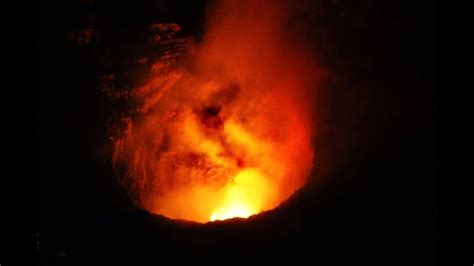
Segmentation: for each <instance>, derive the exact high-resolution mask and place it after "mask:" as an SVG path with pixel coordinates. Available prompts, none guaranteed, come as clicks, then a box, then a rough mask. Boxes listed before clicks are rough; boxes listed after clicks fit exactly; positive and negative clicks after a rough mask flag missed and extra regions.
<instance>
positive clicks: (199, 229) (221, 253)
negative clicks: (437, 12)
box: [37, 1, 436, 265]
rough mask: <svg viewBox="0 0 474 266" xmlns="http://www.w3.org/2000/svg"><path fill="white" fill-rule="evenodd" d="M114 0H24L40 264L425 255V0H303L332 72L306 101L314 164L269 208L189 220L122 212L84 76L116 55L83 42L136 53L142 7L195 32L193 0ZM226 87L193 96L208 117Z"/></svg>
mask: <svg viewBox="0 0 474 266" xmlns="http://www.w3.org/2000/svg"><path fill="white" fill-rule="evenodd" d="M66 2H67V3H66ZM116 2H118V1H95V2H94V1H85V2H84V3H83V2H81V1H53V2H51V3H49V4H48V3H45V4H43V5H42V6H41V7H40V9H39V10H38V14H39V17H40V21H39V23H38V27H39V28H38V31H39V33H40V34H39V36H40V37H39V58H40V60H39V62H38V64H39V69H38V71H39V73H40V76H41V77H42V79H41V80H40V81H39V84H38V90H39V92H40V93H38V95H40V98H39V99H38V103H39V107H38V116H39V119H40V123H39V129H38V132H41V133H40V136H39V138H38V139H39V144H38V145H39V155H38V159H37V160H38V165H39V168H38V171H37V173H38V181H39V184H40V187H39V189H40V195H41V198H40V211H39V213H40V217H39V225H38V232H39V233H40V239H39V241H40V251H39V257H40V261H39V264H40V265H196V264H204V265H248V264H250V265H254V264H256V265H257V264H258V265H270V264H275V265H300V264H310V265H359V264H362V265H433V264H435V259H436V254H435V240H436V236H435V234H436V227H435V226H436V224H435V218H434V217H435V213H436V206H435V203H434V194H435V193H434V192H435V187H434V177H435V167H436V165H435V156H436V154H435V148H434V142H435V137H434V130H435V129H434V124H435V119H436V117H435V110H434V109H435V107H434V106H435V92H434V74H433V70H434V67H435V65H434V59H433V57H434V55H433V53H434V51H433V49H434V48H433V43H434V37H433V35H434V33H433V31H434V26H433V23H434V22H433V19H434V18H433V17H434V15H433V6H432V5H431V4H424V3H421V2H416V1H412V2H410V3H409V4H406V5H402V4H401V3H399V2H400V1H383V3H382V1H365V2H364V3H363V4H356V3H352V4H351V3H342V2H340V1H320V3H319V4H315V6H314V10H316V11H317V12H316V11H315V12H316V13H317V14H318V16H317V17H318V22H320V23H321V25H323V26H321V27H325V30H324V31H323V33H321V31H319V30H320V29H319V28H318V26H314V29H313V28H310V29H309V30H308V31H309V32H308V39H312V38H316V39H318V40H320V41H319V42H318V45H317V46H318V49H319V48H320V49H323V50H324V51H325V53H323V54H322V55H321V61H322V62H323V63H325V64H327V67H328V68H331V70H332V73H334V76H335V77H334V78H333V79H331V80H330V81H328V84H327V87H328V89H327V90H325V92H324V97H322V99H321V100H320V101H321V103H320V104H323V105H324V110H325V113H324V114H321V115H322V117H324V118H323V119H321V121H318V122H317V123H318V127H320V128H323V129H325V130H322V131H321V132H322V133H321V134H320V135H319V136H318V139H317V140H316V141H317V143H319V144H320V145H319V146H316V149H317V156H316V160H319V165H321V167H317V168H315V169H314V172H313V173H312V176H311V177H310V182H309V184H308V185H307V186H306V187H305V188H303V189H302V190H301V191H299V192H297V193H296V194H294V195H293V196H292V197H291V198H290V199H289V200H288V201H287V202H285V203H283V204H282V206H281V207H280V208H278V209H275V210H272V211H269V212H266V213H262V214H259V215H257V216H254V217H251V218H249V219H246V220H241V219H233V220H227V221H222V222H216V223H208V224H196V223H191V222H186V221H171V220H169V219H167V218H165V217H161V216H158V215H154V214H150V213H147V212H145V211H143V210H137V209H135V208H133V207H131V204H130V201H129V199H128V198H127V196H125V193H124V192H123V191H122V190H121V189H120V188H119V187H118V186H117V185H116V183H115V179H114V173H113V172H112V170H111V169H110V165H111V163H110V161H109V159H108V158H109V157H108V155H109V153H110V149H111V147H110V146H109V144H108V141H107V138H108V135H107V134H106V130H107V129H106V119H107V117H108V115H109V113H108V108H110V106H108V105H107V102H106V101H105V100H104V99H103V98H101V96H100V94H99V93H98V87H99V81H98V77H99V76H100V73H102V72H107V71H109V70H110V69H109V68H116V69H117V70H116V71H117V72H125V71H124V70H121V68H123V65H126V64H128V63H127V62H122V61H120V62H115V63H114V64H111V65H107V64H104V62H102V61H101V60H102V59H101V58H102V57H100V56H99V57H98V56H97V51H98V50H100V53H101V55H103V53H113V54H114V56H113V58H120V56H118V55H120V54H126V53H133V54H134V55H136V56H137V58H138V57H139V55H140V53H141V51H137V50H134V49H133V47H134V40H135V39H138V38H140V36H139V34H138V33H137V32H139V30H137V29H145V30H146V29H147V27H146V26H147V25H150V24H152V23H155V22H156V21H155V19H156V17H157V16H158V17H159V19H163V20H170V21H175V20H174V19H175V18H183V19H182V21H179V19H178V20H177V21H178V22H180V25H181V26H182V28H183V30H186V29H187V30H189V31H191V32H190V34H199V32H200V31H202V29H201V28H200V27H199V26H196V25H201V24H202V16H203V15H202V14H203V13H204V12H203V11H202V10H204V6H205V5H204V4H205V3H200V2H199V1H182V2H181V3H174V2H175V1H140V3H138V2H137V3H134V2H129V3H128V4H126V5H125V4H120V3H116ZM171 2H173V3H171ZM178 2H179V1H178ZM189 2H193V3H189ZM57 10H61V12H59V11H57ZM156 10H158V11H156ZM91 16H93V17H95V19H94V20H90V19H88V17H91ZM91 23H92V24H91ZM91 25H92V26H93V27H92V28H91ZM104 34H107V36H108V37H104ZM123 36H129V37H128V38H124V39H122V37H123ZM322 36H323V37H324V36H325V38H321V37H322ZM331 36H332V37H331ZM71 38H73V39H74V38H75V39H76V42H78V43H74V42H72V41H71ZM112 43H117V44H116V45H115V46H114V45H111V44H112ZM101 47H114V49H111V50H110V51H104V50H101V49H102V48H101ZM315 49H316V48H315ZM143 62H144V61H143ZM104 65H105V67H104ZM104 68H105V69H104ZM124 69H125V68H124ZM114 71H115V69H114ZM127 75H129V76H128V77H134V75H137V74H136V73H127ZM131 79H133V78H131ZM115 82H117V83H120V82H124V81H121V80H116V81H115ZM125 83H126V82H125ZM120 86H124V87H126V86H127V84H120ZM238 94H239V87H238V85H235V84H231V85H229V87H228V88H227V87H226V88H224V89H223V90H222V93H221V94H218V95H215V97H214V98H213V99H210V101H209V106H205V107H203V109H201V110H198V111H199V113H200V115H201V116H202V119H204V120H205V121H206V123H207V124H208V125H209V126H210V127H218V126H219V114H220V108H221V106H222V105H225V104H227V103H228V102H231V101H232V99H234V98H235V97H238ZM103 154H107V156H104V155H103Z"/></svg>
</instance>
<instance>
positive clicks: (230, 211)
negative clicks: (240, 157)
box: [209, 168, 273, 221]
mask: <svg viewBox="0 0 474 266" xmlns="http://www.w3.org/2000/svg"><path fill="white" fill-rule="evenodd" d="M272 187H273V186H272V185H271V184H270V183H269V182H268V180H267V178H266V177H265V176H264V175H262V174H261V173H260V171H258V170H257V169H252V168H248V169H245V170H243V171H241V172H239V173H238V174H237V175H236V176H235V178H234V180H233V182H231V183H229V184H228V185H227V186H226V187H225V188H224V191H223V192H224V195H223V199H222V201H221V202H220V203H219V204H218V206H217V207H216V208H215V209H214V211H213V213H212V215H211V216H210V218H209V219H210V220H211V221H215V220H225V219H230V218H235V217H239V218H247V217H249V216H251V215H253V214H256V213H259V212H261V211H262V208H263V207H264V206H262V205H263V203H264V200H268V197H269V196H270V194H272V192H273V191H272Z"/></svg>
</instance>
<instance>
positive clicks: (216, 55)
mask: <svg viewBox="0 0 474 266" xmlns="http://www.w3.org/2000/svg"><path fill="white" fill-rule="evenodd" d="M251 2H252V1H251ZM235 9H237V10H235ZM241 9H242V10H241ZM263 9H265V10H263ZM216 10H217V11H216ZM236 11H237V12H236ZM259 11H261V12H259ZM263 11H265V12H263ZM211 17H212V19H210V21H209V23H208V27H207V33H206V34H205V38H204V40H203V41H202V43H199V44H189V45H188V46H186V47H187V49H186V52H185V53H184V55H183V56H182V57H181V58H172V57H171V56H170V53H167V52H165V53H164V55H163V56H162V57H160V58H159V59H158V60H157V61H156V62H155V64H153V66H152V68H151V73H152V74H151V75H150V78H149V79H146V81H145V82H144V84H143V85H142V86H139V87H137V88H136V89H134V90H133V91H132V93H131V100H130V101H132V102H134V104H135V106H136V111H135V113H134V114H133V115H130V116H129V117H127V118H125V119H124V120H123V122H124V123H125V127H124V130H123V132H122V135H121V136H120V137H119V138H116V139H115V151H114V163H115V167H116V169H118V168H120V167H119V166H120V165H121V166H123V168H124V169H125V170H126V172H125V173H124V174H123V176H122V184H124V185H125V186H126V187H127V188H128V189H129V190H130V192H131V194H132V197H133V198H134V200H135V201H136V203H137V204H138V205H139V206H141V207H143V208H145V209H147V210H149V211H151V212H154V213H158V214H162V215H165V216H167V217H170V218H176V219H184V220H192V221H198V222H207V221H214V220H224V219H228V218H233V217H242V218H247V217H249V216H251V215H254V214H257V213H260V212H262V211H266V210H270V209H273V208H275V207H277V206H278V205H279V204H280V203H281V202H282V201H284V200H286V199H287V198H288V197H289V196H290V195H291V194H292V193H293V192H294V191H295V190H297V189H298V188H300V187H302V186H303V185H304V184H305V183H306V179H307V176H308V175H309V173H310V171H311V169H312V166H313V156H314V151H313V147H312V144H311V137H312V132H311V131H312V130H311V126H310V125H311V110H310V109H309V107H310V106H311V97H310V96H311V90H312V89H313V86H314V79H315V76H316V75H315V71H316V67H315V66H314V65H313V64H312V63H311V60H310V58H308V56H307V55H306V54H304V53H302V52H301V51H302V50H301V47H298V46H297V45H289V44H290V43H291V42H290V41H288V39H287V37H288V36H287V35H285V33H282V32H281V27H282V23H283V21H285V20H284V18H285V11H284V7H283V6H280V7H278V6H277V7H272V9H269V8H268V7H267V6H265V5H262V6H252V7H248V6H246V5H242V4H240V2H239V1H226V2H223V3H221V4H220V5H219V6H217V7H216V8H215V10H214V12H213V13H212V16H211ZM172 26H173V27H171V26H169V27H167V26H166V25H164V24H160V27H157V28H159V29H161V30H165V31H166V30H167V31H175V32H178V31H179V30H180V28H179V26H177V25H176V24H173V25H172ZM168 36H169V35H168ZM158 39H159V38H158ZM171 40H172V39H170V40H168V41H171ZM175 41H176V40H175ZM168 43H169V42H168ZM175 44H176V45H178V44H179V40H177V41H176V42H175ZM175 48H176V46H175ZM298 48H300V49H298Z"/></svg>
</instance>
